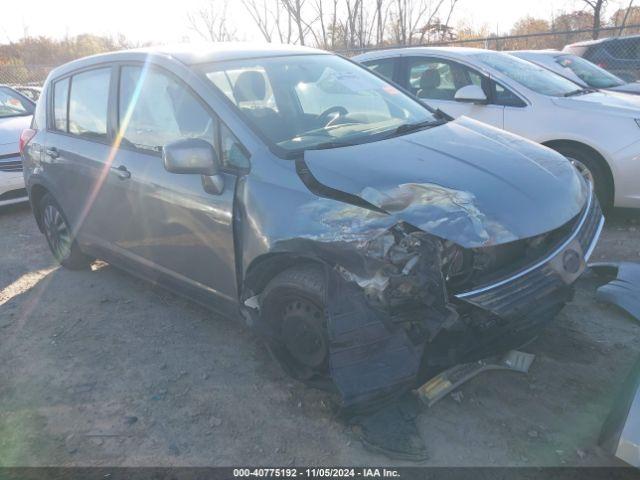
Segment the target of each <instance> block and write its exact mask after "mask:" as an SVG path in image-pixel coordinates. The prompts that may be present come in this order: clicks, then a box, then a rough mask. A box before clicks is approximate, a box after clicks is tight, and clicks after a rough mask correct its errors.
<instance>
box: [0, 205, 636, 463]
mask: <svg viewBox="0 0 640 480" xmlns="http://www.w3.org/2000/svg"><path fill="white" fill-rule="evenodd" d="M0 232H1V235H0V465H2V466H9V465H12V466H17V465H19V466H41V465H59V466H70V465H83V466H85V465H109V466H116V465H117V466H152V465H159V466H171V465H190V466H208V465H242V464H261V465H278V466H283V465H294V464H295V465H323V464H325V465H337V464H350V465H366V464H377V465H387V464H396V465H399V464H402V462H392V461H390V460H389V459H387V458H386V457H384V456H382V455H379V454H373V453H369V452H367V451H366V450H364V449H363V447H362V446H361V444H360V443H359V442H358V441H357V440H356V439H355V438H354V437H353V436H352V435H351V434H350V432H349V431H348V429H347V427H345V426H344V425H343V424H342V423H340V422H339V421H337V420H336V418H335V413H334V410H333V408H332V406H331V402H330V399H329V398H328V397H327V396H326V395H325V394H323V393H320V392H317V391H314V390H312V389H309V388H306V387H304V386H302V385H300V384H297V383H295V382H293V381H291V380H289V379H288V378H287V377H286V375H285V374H284V373H282V371H281V370H280V369H279V367H278V366H277V365H276V364H275V363H274V362H273V361H272V360H271V358H270V357H269V354H268V352H267V351H266V350H265V348H264V347H263V345H262V344H261V342H260V341H259V340H258V339H257V338H256V337H255V336H254V335H253V334H252V333H251V332H249V331H247V330H246V329H245V328H244V327H243V326H242V323H241V322H238V321H234V320H233V319H225V318H220V317H217V316H215V315H213V314H212V313H210V312H209V311H207V310H204V309H202V308H201V307H199V306H197V305H194V304H192V303H190V302H188V301H186V300H183V299H182V298H179V297H177V296H175V295H172V294H171V293H168V292H166V291H163V290H159V289H156V288H154V287H152V286H150V285H148V284H147V283H144V282H142V281H140V280H137V279H135V278H133V277H131V276H129V275H127V274H125V273H122V272H120V271H118V270H116V269H115V268H113V267H111V266H109V265H106V264H102V263H99V262H98V263H96V264H95V265H94V268H93V270H92V271H87V272H70V271H66V270H64V269H61V268H58V267H57V266H56V265H54V263H53V261H52V257H51V256H50V254H49V251H48V249H47V245H46V242H45V239H44V237H43V236H42V235H41V234H40V233H39V232H38V230H37V227H36V224H35V222H34V220H33V217H32V215H31V212H30V210H29V209H28V207H26V206H21V207H12V208H5V209H1V210H0ZM639 240H640V215H638V214H633V213H628V212H616V213H615V214H614V215H612V216H611V218H609V220H608V223H607V227H606V230H605V233H604V235H603V238H602V240H601V242H600V245H599V247H598V249H597V250H596V253H595V255H594V258H595V259H607V260H636V261H640V241H639ZM595 288H596V283H595V281H594V279H593V278H591V277H589V276H587V277H585V278H583V279H582V280H581V281H580V283H579V288H578V292H577V295H576V299H575V301H574V302H573V303H572V304H570V305H568V306H567V307H566V308H565V310H564V311H563V312H562V313H561V314H560V315H559V317H558V319H557V322H555V323H554V324H553V325H552V326H551V327H549V328H548V329H547V330H546V331H545V332H544V335H543V336H541V337H540V338H539V339H538V340H536V341H535V342H534V343H532V344H530V345H529V346H528V347H527V349H526V350H527V351H529V352H531V353H535V354H536V355H537V358H536V360H535V362H534V364H533V366H532V368H531V371H530V372H529V374H528V375H522V374H517V373H512V372H489V373H485V374H482V375H481V376H479V377H477V378H475V379H473V380H472V381H471V382H469V383H468V384H466V385H464V386H463V387H462V388H461V390H460V391H461V392H462V396H460V395H457V396H456V397H457V400H459V401H457V400H456V399H454V398H452V397H451V396H450V397H447V398H445V399H443V400H442V401H441V402H440V403H439V404H437V405H435V406H434V407H433V408H431V409H428V410H425V411H424V412H423V413H422V414H421V415H420V417H419V420H418V425H419V428H420V431H421V432H422V433H423V434H424V437H425V439H426V443H427V448H428V449H429V452H430V460H429V461H428V462H427V465H438V466H479V465H487V466H493V465H536V466H537V465H540V466H547V465H582V466H588V465H611V464H616V463H615V462H614V461H613V460H612V459H611V458H610V457H609V456H608V455H607V454H606V453H605V452H603V451H601V450H600V449H599V448H598V447H597V446H596V442H597V436H598V433H599V430H600V427H601V425H602V423H603V422H604V419H605V417H606V415H607V413H608V411H609V408H610V405H611V402H612V399H613V397H614V395H615V392H616V390H617V389H618V387H619V385H620V384H621V382H622V381H623V379H624V377H625V376H626V374H627V371H628V369H629V368H630V367H631V365H632V364H633V363H634V360H635V359H636V358H637V356H638V354H639V349H638V345H640V324H639V323H638V322H636V321H634V320H633V319H632V318H631V317H629V316H627V315H625V314H623V313H622V312H620V311H618V310H617V309H616V308H615V307H609V306H605V305H600V304H597V303H596V302H595V301H594V300H593V296H594V292H595Z"/></svg>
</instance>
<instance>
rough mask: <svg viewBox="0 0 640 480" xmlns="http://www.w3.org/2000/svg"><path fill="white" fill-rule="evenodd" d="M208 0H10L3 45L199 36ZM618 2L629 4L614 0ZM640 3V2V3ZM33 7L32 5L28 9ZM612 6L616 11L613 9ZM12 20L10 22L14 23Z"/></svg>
mask: <svg viewBox="0 0 640 480" xmlns="http://www.w3.org/2000/svg"><path fill="white" fill-rule="evenodd" d="M205 1H206V0H168V1H167V0H156V1H149V0H99V1H95V0H84V1H81V0H29V1H28V2H27V3H23V2H17V1H4V2H3V5H2V19H3V20H2V22H0V43H7V42H9V41H15V40H17V39H19V38H21V37H23V36H24V35H25V33H26V34H28V35H32V36H38V35H45V36H49V37H54V38H60V37H64V36H65V35H77V34H80V33H94V34H101V35H111V36H115V35H117V34H119V33H121V34H124V35H125V36H126V37H128V38H129V39H131V40H133V41H136V42H164V43H171V42H179V41H184V40H185V39H187V38H188V37H189V36H190V37H191V38H193V39H195V38H197V36H196V35H195V34H194V33H193V32H192V31H190V30H189V27H188V24H187V14H188V12H190V11H191V12H193V11H194V10H197V9H198V8H199V7H200V6H201V5H202V3H203V2H205ZM579 3H580V2H579V0H460V3H459V7H458V10H456V14H455V18H454V21H453V24H456V23H457V21H458V20H463V21H465V22H466V23H468V24H471V25H474V26H476V27H479V26H483V25H486V26H487V27H489V28H490V30H491V31H496V30H497V31H498V32H499V33H504V32H506V31H508V30H509V28H510V27H511V26H512V25H513V23H514V22H515V21H516V20H518V19H519V18H521V17H523V16H525V15H527V14H528V15H532V16H535V17H542V18H550V17H551V15H552V12H557V11H560V10H571V9H572V8H575V7H576V5H578V4H579ZM611 3H612V4H613V5H618V4H623V3H624V4H625V6H626V5H627V4H628V2H627V1H626V0H611ZM638 3H640V2H638ZM25 5H28V7H25ZM229 8H230V14H231V16H232V18H233V19H234V20H235V21H234V23H235V24H236V28H237V32H238V34H239V35H240V37H241V39H242V40H260V39H261V37H260V36H259V33H258V31H257V30H256V28H255V27H254V26H253V24H252V22H251V20H250V18H249V17H248V15H247V14H246V12H245V11H244V8H243V7H242V4H241V2H240V0H230V2H229ZM613 10H614V9H613V8H610V11H613ZM9 19H10V21H9Z"/></svg>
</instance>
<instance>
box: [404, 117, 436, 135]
mask: <svg viewBox="0 0 640 480" xmlns="http://www.w3.org/2000/svg"><path fill="white" fill-rule="evenodd" d="M446 122H447V121H446V120H445V119H442V120H436V121H433V120H427V121H424V122H416V123H405V124H403V125H400V126H399V127H398V128H396V129H395V130H394V134H395V135H402V134H404V133H410V132H415V131H417V130H422V129H423V128H430V127H437V126H438V125H442V124H443V123H446Z"/></svg>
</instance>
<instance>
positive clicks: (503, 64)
mask: <svg viewBox="0 0 640 480" xmlns="http://www.w3.org/2000/svg"><path fill="white" fill-rule="evenodd" d="M477 58H478V59H479V60H480V61H481V62H482V63H484V64H485V65H487V66H489V67H491V68H493V69H495V70H497V71H499V72H500V73H502V74H503V75H506V76H507V77H509V78H510V79H511V80H513V81H515V82H518V83H520V84H521V85H524V86H525V87H527V88H528V89H529V90H533V91H534V92H536V93H540V94H542V95H550V96H553V97H562V96H564V95H566V94H567V93H571V92H574V91H576V90H577V89H579V88H580V86H579V85H578V84H576V83H573V82H572V81H570V80H567V79H566V78H564V77H562V76H560V75H558V74H557V73H553V72H550V71H549V70H547V69H545V68H542V67H539V66H538V65H534V64H533V63H530V62H527V61H526V60H521V59H520V58H516V57H513V56H511V55H507V54H504V53H481V54H479V55H478V56H477Z"/></svg>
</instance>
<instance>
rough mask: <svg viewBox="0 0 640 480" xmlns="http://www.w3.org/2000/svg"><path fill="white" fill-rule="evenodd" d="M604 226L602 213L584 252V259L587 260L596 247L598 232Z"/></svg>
mask: <svg viewBox="0 0 640 480" xmlns="http://www.w3.org/2000/svg"><path fill="white" fill-rule="evenodd" d="M603 228H604V215H602V216H601V217H600V223H599V224H598V228H597V229H596V234H595V235H594V236H593V240H592V241H591V245H589V248H588V249H587V253H585V254H584V261H585V262H588V261H589V259H590V258H591V254H592V253H593V251H594V250H595V248H596V245H597V244H598V240H599V239H600V234H601V233H602V229H603Z"/></svg>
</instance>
